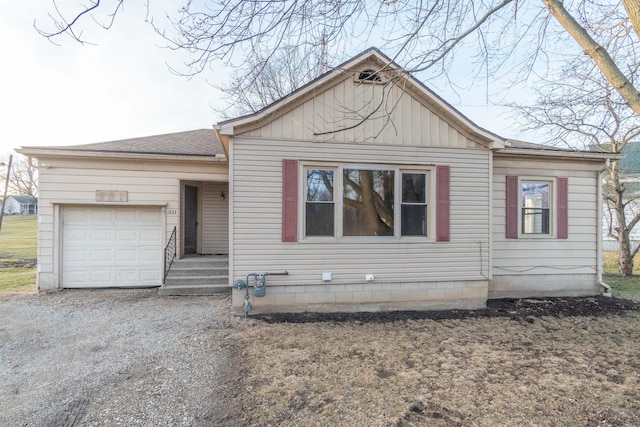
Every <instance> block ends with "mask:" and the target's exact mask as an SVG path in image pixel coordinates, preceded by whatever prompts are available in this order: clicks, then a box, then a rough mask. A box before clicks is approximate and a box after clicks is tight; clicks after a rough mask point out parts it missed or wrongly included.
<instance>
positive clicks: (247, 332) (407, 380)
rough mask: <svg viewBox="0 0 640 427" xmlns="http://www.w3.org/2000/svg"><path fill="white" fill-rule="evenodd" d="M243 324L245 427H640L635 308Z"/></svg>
mask: <svg viewBox="0 0 640 427" xmlns="http://www.w3.org/2000/svg"><path fill="white" fill-rule="evenodd" d="M240 323H243V326H241V327H240V328H239V330H238V332H237V334H236V335H235V337H234V341H235V344H236V345H237V347H236V348H237V349H240V350H239V351H240V352H241V355H239V356H240V358H239V359H238V364H239V365H242V366H243V368H244V373H243V377H242V378H243V379H242V382H243V387H242V388H241V389H242V390H243V392H242V393H241V394H240V395H239V396H238V397H237V399H238V400H239V401H240V402H241V405H242V406H243V408H244V413H245V416H246V419H245V420H244V422H245V424H246V425H254V426H272V425H283V426H301V425H304V426H334V425H335V426H346V425H348V426H395V425H398V426H533V425H538V426H637V425H640V384H639V375H640V315H639V314H638V312H637V311H631V312H627V314H623V315H608V316H602V317H591V316H577V317H551V316H548V317H526V318H520V319H513V318H508V317H488V318H467V319H449V320H428V319H421V320H415V319H414V320H399V321H394V322H388V323H375V322H317V323H303V324H288V323H273V324H269V323H265V322H262V321H256V320H245V321H244V322H240Z"/></svg>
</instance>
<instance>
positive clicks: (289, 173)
mask: <svg viewBox="0 0 640 427" xmlns="http://www.w3.org/2000/svg"><path fill="white" fill-rule="evenodd" d="M282 241H283V242H297V241H298V161H297V160H287V159H284V160H282Z"/></svg>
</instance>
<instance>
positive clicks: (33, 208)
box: [3, 196, 38, 215]
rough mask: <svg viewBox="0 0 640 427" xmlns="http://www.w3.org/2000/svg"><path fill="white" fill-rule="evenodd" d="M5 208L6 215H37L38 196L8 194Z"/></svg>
mask: <svg viewBox="0 0 640 427" xmlns="http://www.w3.org/2000/svg"><path fill="white" fill-rule="evenodd" d="M3 210H4V214H5V215H35V214H37V213H38V198H37V197H33V196H7V200H6V202H5V203H4V205H3Z"/></svg>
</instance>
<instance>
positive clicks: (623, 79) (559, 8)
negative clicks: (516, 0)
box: [542, 0, 640, 115]
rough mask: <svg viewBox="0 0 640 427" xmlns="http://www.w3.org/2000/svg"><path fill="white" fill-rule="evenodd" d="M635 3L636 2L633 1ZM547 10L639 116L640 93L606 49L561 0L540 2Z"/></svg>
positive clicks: (543, 0)
mask: <svg viewBox="0 0 640 427" xmlns="http://www.w3.org/2000/svg"><path fill="white" fill-rule="evenodd" d="M634 1H637V0H634ZM542 2H543V3H544V5H545V6H546V7H547V9H549V13H551V15H552V16H553V17H554V18H555V19H556V20H557V21H558V23H559V24H560V25H562V27H563V28H564V29H565V30H566V31H567V32H568V33H569V35H570V36H571V37H573V39H574V40H575V41H576V42H577V43H578V44H579V45H580V47H581V48H582V49H583V50H584V53H586V54H587V55H589V56H590V57H591V59H593V62H594V63H595V64H596V65H597V66H598V68H599V69H600V71H601V72H602V75H603V76H604V77H605V79H607V81H608V82H609V83H611V85H612V86H613V87H614V88H615V89H616V90H617V91H618V93H619V94H620V96H622V99H624V100H625V102H626V103H627V105H629V107H631V109H632V110H633V111H635V112H636V114H638V115H640V92H638V90H636V88H635V87H634V86H633V84H632V83H631V82H630V81H629V79H628V78H627V76H625V75H624V73H623V72H622V71H621V70H620V68H618V66H617V65H616V62H615V61H614V60H613V58H611V56H610V55H609V53H608V52H607V49H605V48H604V47H602V46H600V45H599V44H598V43H597V42H596V41H595V40H594V39H593V38H592V37H591V36H590V35H589V33H588V32H587V30H585V29H584V27H582V26H581V25H580V24H579V23H578V22H577V21H576V20H575V18H574V17H573V16H571V14H570V13H569V12H568V11H567V9H565V7H564V5H563V4H562V1H561V0H542ZM634 24H635V22H634Z"/></svg>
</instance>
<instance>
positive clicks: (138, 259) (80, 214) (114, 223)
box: [62, 206, 164, 288]
mask: <svg viewBox="0 0 640 427" xmlns="http://www.w3.org/2000/svg"><path fill="white" fill-rule="evenodd" d="M162 236H163V217H162V210H161V209H160V208H157V207H156V208H141V207H135V208H130V207H102V206H100V207H87V206H67V207H64V208H63V209H62V287H63V288H104V287H147V286H160V285H161V284H162V270H163V268H162V254H163V242H164V241H163V238H162Z"/></svg>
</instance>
